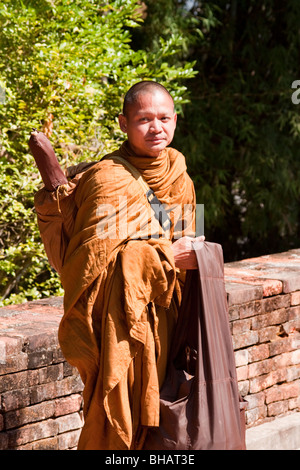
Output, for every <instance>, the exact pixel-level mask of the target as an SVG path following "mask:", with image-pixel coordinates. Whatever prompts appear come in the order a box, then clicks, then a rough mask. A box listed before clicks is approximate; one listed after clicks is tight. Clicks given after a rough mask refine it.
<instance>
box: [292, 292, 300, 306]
mask: <svg viewBox="0 0 300 470" xmlns="http://www.w3.org/2000/svg"><path fill="white" fill-rule="evenodd" d="M299 304H300V291H298V292H292V293H291V305H299Z"/></svg>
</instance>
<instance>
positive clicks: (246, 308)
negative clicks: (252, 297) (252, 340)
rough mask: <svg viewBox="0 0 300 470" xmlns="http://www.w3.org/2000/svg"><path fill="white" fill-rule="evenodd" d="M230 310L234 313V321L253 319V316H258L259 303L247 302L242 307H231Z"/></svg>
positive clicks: (259, 310) (259, 311)
mask: <svg viewBox="0 0 300 470" xmlns="http://www.w3.org/2000/svg"><path fill="white" fill-rule="evenodd" d="M231 309H232V311H235V317H236V318H235V319H243V318H249V317H253V316H254V315H260V313H261V301H254V302H247V303H245V304H242V305H234V306H233V307H231Z"/></svg>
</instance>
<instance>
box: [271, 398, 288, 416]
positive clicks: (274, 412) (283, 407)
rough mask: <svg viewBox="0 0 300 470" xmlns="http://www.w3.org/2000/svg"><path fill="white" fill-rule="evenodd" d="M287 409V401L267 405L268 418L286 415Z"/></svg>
mask: <svg viewBox="0 0 300 470" xmlns="http://www.w3.org/2000/svg"><path fill="white" fill-rule="evenodd" d="M288 409H289V404H288V402H287V401H277V402H274V403H270V405H268V416H278V415H282V414H284V413H286V412H287V411H288Z"/></svg>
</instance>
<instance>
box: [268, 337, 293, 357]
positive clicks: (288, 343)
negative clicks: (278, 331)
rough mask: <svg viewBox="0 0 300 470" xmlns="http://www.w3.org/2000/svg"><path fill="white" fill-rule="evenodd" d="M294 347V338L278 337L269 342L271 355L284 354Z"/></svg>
mask: <svg viewBox="0 0 300 470" xmlns="http://www.w3.org/2000/svg"><path fill="white" fill-rule="evenodd" d="M292 349H293V338H278V339H277V340H275V341H272V342H271V343H269V351H270V356H275V355H278V354H283V353H285V352H288V351H291V350H292Z"/></svg>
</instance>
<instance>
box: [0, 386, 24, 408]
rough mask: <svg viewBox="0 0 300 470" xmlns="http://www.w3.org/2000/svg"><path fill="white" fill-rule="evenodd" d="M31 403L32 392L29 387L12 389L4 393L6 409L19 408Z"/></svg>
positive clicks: (3, 403) (3, 406)
mask: <svg viewBox="0 0 300 470" xmlns="http://www.w3.org/2000/svg"><path fill="white" fill-rule="evenodd" d="M29 405H30V392H29V389H28V388H23V389H19V390H10V391H9V392H6V393H3V394H2V409H3V410H4V411H6V412H7V411H11V410H17V409H18V408H25V406H29Z"/></svg>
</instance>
